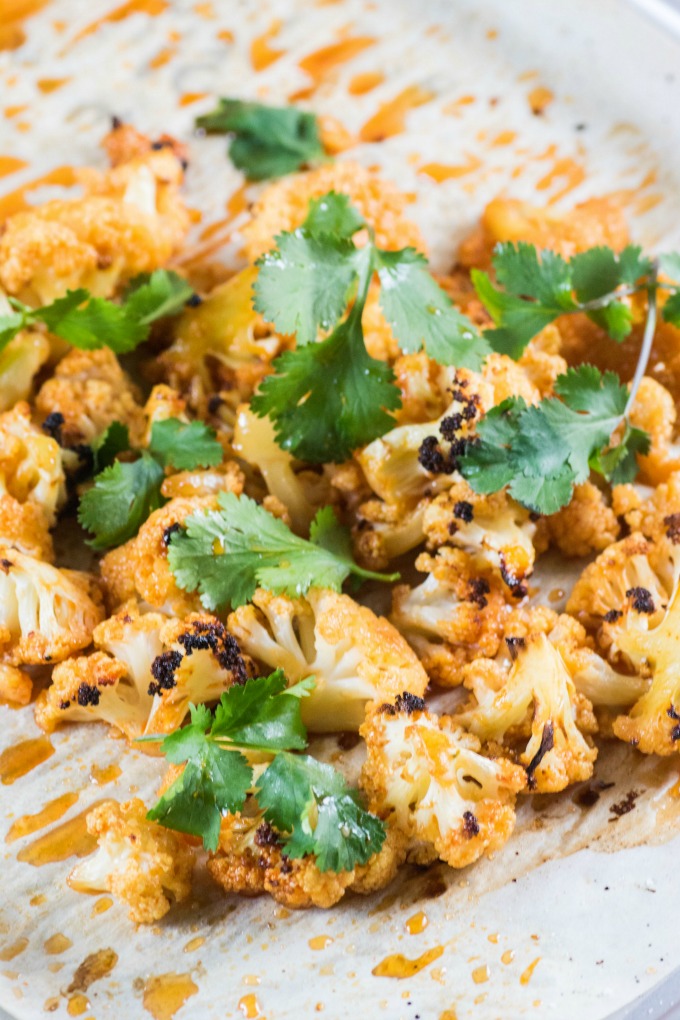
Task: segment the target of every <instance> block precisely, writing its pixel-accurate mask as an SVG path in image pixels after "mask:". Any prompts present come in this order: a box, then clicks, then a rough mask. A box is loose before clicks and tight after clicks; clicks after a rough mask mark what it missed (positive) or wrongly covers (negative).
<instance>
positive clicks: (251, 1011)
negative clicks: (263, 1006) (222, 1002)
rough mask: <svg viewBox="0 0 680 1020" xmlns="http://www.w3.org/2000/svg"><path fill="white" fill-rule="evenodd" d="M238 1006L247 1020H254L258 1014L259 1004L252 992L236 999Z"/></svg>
mask: <svg viewBox="0 0 680 1020" xmlns="http://www.w3.org/2000/svg"><path fill="white" fill-rule="evenodd" d="M238 1008H239V1009H240V1010H241V1012H242V1013H243V1015H244V1017H246V1018H247V1020H255V1017H258V1016H259V1015H260V1004H259V1002H258V1001H257V998H256V996H255V995H254V993H253V992H250V993H249V994H248V995H244V996H243V998H241V999H239V1000H238Z"/></svg>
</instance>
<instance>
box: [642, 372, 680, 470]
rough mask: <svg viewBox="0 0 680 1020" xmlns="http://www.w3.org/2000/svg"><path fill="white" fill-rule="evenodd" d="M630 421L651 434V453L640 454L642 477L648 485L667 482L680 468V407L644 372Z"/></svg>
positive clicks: (666, 391) (663, 388) (662, 387)
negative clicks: (679, 435)
mask: <svg viewBox="0 0 680 1020" xmlns="http://www.w3.org/2000/svg"><path fill="white" fill-rule="evenodd" d="M629 417H630V422H631V425H635V426H636V427H637V428H639V429H644V431H645V432H647V433H648V434H649V436H650V438H651V448H650V451H649V453H648V454H646V455H644V456H643V455H638V464H639V467H640V480H641V481H643V482H647V483H648V484H649V485H658V484H659V483H660V482H665V481H666V480H667V479H668V476H669V475H670V474H671V473H672V472H673V471H679V470H680V446H679V445H678V443H677V442H676V441H675V440H676V419H677V411H676V409H675V401H674V400H673V397H672V395H671V394H670V393H669V392H668V390H667V389H666V388H665V387H664V386H662V385H661V384H660V383H658V382H657V381H656V380H655V379H650V378H649V376H645V377H644V378H643V380H642V382H641V383H640V388H639V390H638V391H637V394H636V395H635V400H634V402H633V406H632V407H631V409H630V415H629Z"/></svg>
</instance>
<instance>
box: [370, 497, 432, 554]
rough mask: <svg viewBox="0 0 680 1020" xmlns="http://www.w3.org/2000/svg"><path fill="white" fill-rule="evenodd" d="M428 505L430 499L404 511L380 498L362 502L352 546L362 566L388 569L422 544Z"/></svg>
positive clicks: (422, 500)
mask: <svg viewBox="0 0 680 1020" xmlns="http://www.w3.org/2000/svg"><path fill="white" fill-rule="evenodd" d="M428 504H429V500H428V499H427V497H426V498H424V499H421V501H420V503H418V504H417V505H416V506H415V507H414V508H413V509H412V510H400V508H399V507H398V506H395V505H394V504H393V503H384V502H383V501H382V500H380V499H369V500H367V501H366V502H365V503H362V504H361V505H360V506H359V507H358V508H357V510H356V523H355V525H354V526H353V528H352V547H353V549H354V552H355V555H356V558H357V560H358V561H359V562H360V563H361V564H362V566H365V567H367V568H368V569H370V570H384V569H385V568H386V567H387V566H388V564H389V563H390V562H391V561H392V560H394V559H397V558H398V557H399V556H403V555H404V553H407V552H410V551H411V550H412V549H415V548H416V547H417V546H419V545H421V544H422V542H423V539H424V537H425V536H424V533H423V520H424V518H425V510H426V509H427V506H428Z"/></svg>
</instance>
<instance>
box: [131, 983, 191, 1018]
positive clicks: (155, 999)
mask: <svg viewBox="0 0 680 1020" xmlns="http://www.w3.org/2000/svg"><path fill="white" fill-rule="evenodd" d="M197 991H198V985H197V984H195V982H193V981H192V980H191V977H190V975H189V974H173V973H170V974H159V975H158V976H157V977H150V978H149V979H148V981H147V982H146V984H145V985H144V996H143V999H142V1004H143V1006H144V1009H145V1010H146V1011H147V1013H151V1016H152V1017H153V1018H154V1020H172V1017H173V1016H174V1015H175V1013H176V1012H177V1011H178V1010H179V1009H181V1008H182V1006H183V1005H184V1003H185V1002H186V1001H187V999H189V998H191V996H192V995H195V994H196V992H197Z"/></svg>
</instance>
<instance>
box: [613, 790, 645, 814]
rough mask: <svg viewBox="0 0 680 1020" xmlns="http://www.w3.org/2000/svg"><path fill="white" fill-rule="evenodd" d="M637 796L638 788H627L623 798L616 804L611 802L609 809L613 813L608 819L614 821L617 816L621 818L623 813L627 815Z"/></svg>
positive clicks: (638, 793) (638, 794)
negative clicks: (612, 816)
mask: <svg viewBox="0 0 680 1020" xmlns="http://www.w3.org/2000/svg"><path fill="white" fill-rule="evenodd" d="M639 796H640V792H639V790H629V792H628V793H627V794H626V796H625V797H624V798H623V800H620V801H619V802H618V804H612V806H611V807H610V809H609V810H610V811H611V813H612V814H613V815H614V818H611V819H610V821H612V822H613V821H616V819H617V818H621V817H622V816H623V815H627V814H628V813H629V811H632V810H633V808H634V807H635V801H636V800H637V799H638V797H639Z"/></svg>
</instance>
